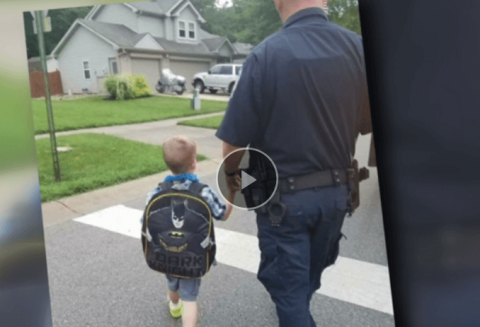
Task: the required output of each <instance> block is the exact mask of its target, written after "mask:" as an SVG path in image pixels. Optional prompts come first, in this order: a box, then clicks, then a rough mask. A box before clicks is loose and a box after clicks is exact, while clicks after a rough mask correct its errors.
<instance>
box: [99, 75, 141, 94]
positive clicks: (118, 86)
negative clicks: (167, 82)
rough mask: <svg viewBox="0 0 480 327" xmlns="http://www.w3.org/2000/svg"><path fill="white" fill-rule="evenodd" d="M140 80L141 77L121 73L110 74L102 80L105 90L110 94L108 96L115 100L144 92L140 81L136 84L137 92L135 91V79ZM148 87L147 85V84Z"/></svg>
mask: <svg viewBox="0 0 480 327" xmlns="http://www.w3.org/2000/svg"><path fill="white" fill-rule="evenodd" d="M137 78H138V79H139V80H140V79H141V77H137V76H133V75H129V74H122V75H110V76H108V77H107V79H106V80H105V82H104V87H105V90H106V91H107V92H108V93H109V94H110V98H112V99H116V100H128V99H135V98H137V92H138V94H142V95H143V94H144V93H145V88H144V87H143V88H142V82H139V83H138V85H139V86H137V88H136V89H137V92H135V91H136V90H135V87H134V85H136V84H137V83H136V80H137ZM147 87H148V85H147Z"/></svg>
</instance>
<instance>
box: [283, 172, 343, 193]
mask: <svg viewBox="0 0 480 327" xmlns="http://www.w3.org/2000/svg"><path fill="white" fill-rule="evenodd" d="M347 182H348V179H347V170H343V169H333V170H325V171H318V172H315V173H312V174H307V175H300V176H290V177H287V178H284V179H280V180H279V181H278V190H280V193H293V192H296V191H301V190H306V189H310V188H315V187H326V186H338V185H341V184H346V183H347Z"/></svg>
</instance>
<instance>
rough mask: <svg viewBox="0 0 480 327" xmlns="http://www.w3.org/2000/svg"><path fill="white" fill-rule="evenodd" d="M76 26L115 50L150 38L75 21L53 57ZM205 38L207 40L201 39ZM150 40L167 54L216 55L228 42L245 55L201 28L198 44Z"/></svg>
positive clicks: (115, 26) (111, 26)
mask: <svg viewBox="0 0 480 327" xmlns="http://www.w3.org/2000/svg"><path fill="white" fill-rule="evenodd" d="M78 26H83V27H84V28H86V29H87V30H89V31H90V32H92V33H94V34H95V35H97V36H98V37H99V38H101V39H103V40H104V41H105V42H107V43H109V44H110V45H112V46H113V47H115V48H126V49H133V48H135V46H136V45H137V44H138V42H140V40H142V39H143V38H145V36H146V35H150V36H152V35H151V34H149V33H141V34H140V33H136V32H134V31H132V30H131V29H130V28H128V27H127V26H125V25H121V24H112V23H104V22H97V21H94V20H88V19H77V20H76V21H75V22H74V23H73V25H72V26H71V27H70V29H69V30H68V31H67V33H66V34H65V35H64V37H63V38H62V39H61V40H60V42H59V43H58V45H57V46H56V47H55V49H54V50H53V51H52V53H51V55H52V56H53V55H55V54H56V53H57V51H58V50H59V49H61V47H62V46H63V44H64V43H65V42H67V41H68V39H69V38H70V37H71V35H72V34H73V33H74V31H75V30H76V28H77V27H78ZM205 36H206V37H207V38H203V37H205ZM152 38H153V39H154V40H155V41H156V42H157V43H158V44H159V45H160V46H161V47H162V48H163V49H164V51H167V52H174V53H181V54H186V55H188V54H192V55H195V54H198V55H216V54H217V51H218V49H219V48H220V47H221V46H222V45H223V44H224V43H225V42H228V44H230V46H231V47H232V49H233V51H234V53H235V54H244V53H245V52H244V51H239V50H238V49H237V48H236V46H234V45H232V44H231V43H230V41H229V40H228V39H227V38H226V37H223V36H218V35H213V34H210V33H208V32H206V31H204V30H202V29H201V28H199V39H200V43H179V42H176V41H171V40H167V39H165V38H161V37H154V36H152ZM242 44H243V45H244V43H242ZM248 46H249V45H248ZM245 49H246V48H245ZM248 52H249V50H248V51H247V52H246V54H248Z"/></svg>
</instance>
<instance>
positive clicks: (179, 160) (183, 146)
mask: <svg viewBox="0 0 480 327" xmlns="http://www.w3.org/2000/svg"><path fill="white" fill-rule="evenodd" d="M196 156H197V145H196V144H195V142H194V141H193V140H190V139H189V138H188V137H186V136H184V135H175V136H172V137H169V138H168V139H167V140H166V141H165V142H164V143H163V157H164V158H165V163H166V164H167V166H168V168H170V170H171V171H172V173H174V174H184V173H186V172H188V170H189V169H191V168H192V167H193V165H194V162H195V159H196Z"/></svg>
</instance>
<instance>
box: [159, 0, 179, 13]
mask: <svg viewBox="0 0 480 327" xmlns="http://www.w3.org/2000/svg"><path fill="white" fill-rule="evenodd" d="M182 1H183V0H159V1H156V2H157V3H158V5H159V6H160V7H161V8H162V10H163V12H164V13H166V14H168V13H169V12H170V11H171V10H172V9H174V8H175V7H176V6H177V5H178V4H180V2H182Z"/></svg>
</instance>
